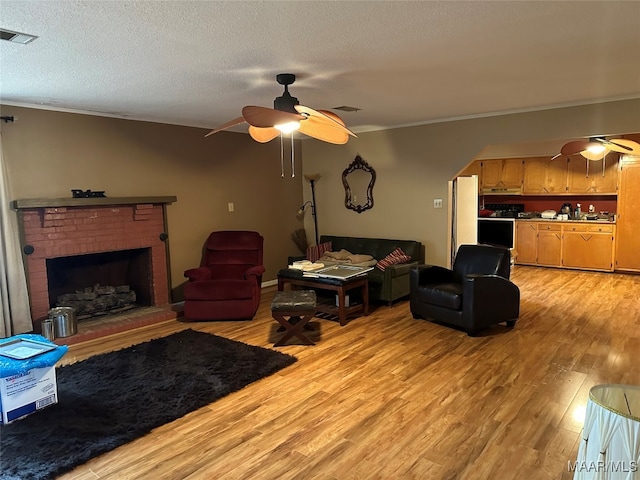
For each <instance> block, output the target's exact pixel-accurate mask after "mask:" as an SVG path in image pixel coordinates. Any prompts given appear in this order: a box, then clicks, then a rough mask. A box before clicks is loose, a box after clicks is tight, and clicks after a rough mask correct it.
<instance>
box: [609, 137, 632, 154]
mask: <svg viewBox="0 0 640 480" xmlns="http://www.w3.org/2000/svg"><path fill="white" fill-rule="evenodd" d="M602 143H603V145H604V146H605V147H607V148H608V149H609V150H613V151H614V152H618V153H625V154H627V155H640V144H638V143H637V142H634V141H633V140H627V139H625V138H614V139H612V140H603V141H602Z"/></svg>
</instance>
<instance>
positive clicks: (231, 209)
mask: <svg viewBox="0 0 640 480" xmlns="http://www.w3.org/2000/svg"><path fill="white" fill-rule="evenodd" d="M227 205H228V206H229V211H230V212H233V202H229V203H228V204H227Z"/></svg>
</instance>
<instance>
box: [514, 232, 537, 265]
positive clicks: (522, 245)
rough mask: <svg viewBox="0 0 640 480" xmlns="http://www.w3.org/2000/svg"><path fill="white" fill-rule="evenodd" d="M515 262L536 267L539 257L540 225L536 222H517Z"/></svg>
mask: <svg viewBox="0 0 640 480" xmlns="http://www.w3.org/2000/svg"><path fill="white" fill-rule="evenodd" d="M515 250H516V255H515V257H516V258H515V262H516V263H518V264H522V265H535V264H536V257H537V255H538V224H537V223H534V222H516V243H515Z"/></svg>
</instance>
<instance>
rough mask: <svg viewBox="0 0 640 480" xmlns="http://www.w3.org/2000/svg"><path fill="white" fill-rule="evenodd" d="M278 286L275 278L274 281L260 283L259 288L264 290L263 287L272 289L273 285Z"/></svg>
mask: <svg viewBox="0 0 640 480" xmlns="http://www.w3.org/2000/svg"><path fill="white" fill-rule="evenodd" d="M277 284H278V279H277V278H276V279H275V280H269V281H267V282H262V285H261V287H262V288H265V287H273V286H274V285H277Z"/></svg>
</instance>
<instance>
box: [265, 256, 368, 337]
mask: <svg viewBox="0 0 640 480" xmlns="http://www.w3.org/2000/svg"><path fill="white" fill-rule="evenodd" d="M287 284H289V285H290V286H291V288H292V289H293V288H314V289H316V288H317V289H319V290H329V291H332V292H336V295H337V296H338V305H337V306H336V305H335V302H333V301H332V300H333V296H332V298H331V299H330V300H324V299H318V302H317V303H316V311H317V312H321V313H327V314H329V315H336V316H337V317H338V319H339V320H340V325H346V323H347V318H349V317H353V316H359V315H369V280H368V279H367V276H366V275H362V276H358V277H352V278H349V279H347V280H344V281H340V280H336V279H327V278H314V277H304V276H302V274H301V272H299V271H295V270H291V269H288V268H284V269H282V270H280V271H279V272H278V291H283V290H284V289H285V285H287ZM355 289H360V292H361V295H362V303H358V304H356V305H349V306H348V307H347V306H346V302H345V295H346V294H347V292H348V291H350V290H355Z"/></svg>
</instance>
